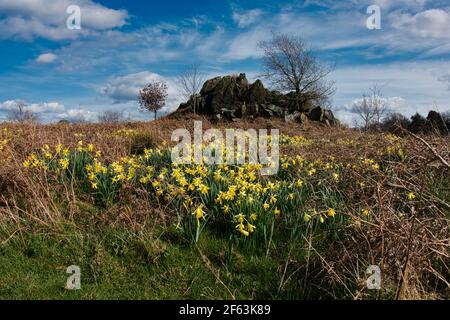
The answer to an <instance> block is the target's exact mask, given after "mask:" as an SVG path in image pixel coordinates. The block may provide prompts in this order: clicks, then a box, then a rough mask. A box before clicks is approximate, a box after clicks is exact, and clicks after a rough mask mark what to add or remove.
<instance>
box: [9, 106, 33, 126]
mask: <svg viewBox="0 0 450 320" xmlns="http://www.w3.org/2000/svg"><path fill="white" fill-rule="evenodd" d="M8 119H9V120H11V121H13V122H18V123H21V124H23V123H26V122H30V123H33V122H37V121H38V120H39V116H38V115H37V114H36V113H34V112H33V111H31V110H28V109H27V105H26V104H25V103H23V102H17V103H16V107H15V108H14V109H12V110H10V111H9V113H8Z"/></svg>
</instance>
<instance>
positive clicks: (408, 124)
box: [369, 111, 450, 135]
mask: <svg viewBox="0 0 450 320" xmlns="http://www.w3.org/2000/svg"><path fill="white" fill-rule="evenodd" d="M369 130H378V131H379V130H382V131H386V132H392V133H397V134H401V133H402V132H405V130H407V131H410V132H412V133H415V134H417V133H422V134H440V135H448V134H450V113H439V112H437V111H430V112H429V113H428V116H427V117H426V118H425V117H424V116H422V115H420V114H419V113H416V114H415V115H413V116H412V117H411V118H410V119H408V118H407V117H405V116H404V115H402V114H400V113H391V114H390V115H388V116H387V117H386V118H385V119H384V120H383V121H382V122H381V123H380V124H379V125H378V124H374V125H372V126H370V127H369Z"/></svg>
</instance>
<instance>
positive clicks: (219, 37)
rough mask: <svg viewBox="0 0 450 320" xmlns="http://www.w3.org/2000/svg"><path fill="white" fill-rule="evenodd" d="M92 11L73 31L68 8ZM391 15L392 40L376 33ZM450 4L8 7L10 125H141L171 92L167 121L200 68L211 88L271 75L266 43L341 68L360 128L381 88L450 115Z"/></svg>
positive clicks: (4, 98)
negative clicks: (299, 42) (144, 97)
mask: <svg viewBox="0 0 450 320" xmlns="http://www.w3.org/2000/svg"><path fill="white" fill-rule="evenodd" d="M74 4H75V5H78V6H79V7H80V8H81V27H82V29H81V30H68V29H67V27H66V20H67V17H68V16H69V15H68V14H66V8H67V7H68V6H69V5H74ZM372 4H375V5H378V6H379V7H380V8H381V18H382V20H381V21H382V26H381V30H369V29H367V27H366V20H367V18H368V17H369V15H368V14H367V12H366V11H367V8H368V6H370V5H372ZM449 9H450V1H448V0H446V1H443V0H441V1H439V0H437V1H430V0H368V1H366V0H360V1H358V0H350V1H334V0H330V1H328V0H309V1H308V0H307V1H286V0H284V1H279V0H278V1H267V0H266V1H264V0H252V1H250V0H240V1H218V0H197V1H184V0H165V1H133V0H129V1H125V0H122V1H119V0H115V1H106V0H101V1H99V0H15V1H10V0H0V46H1V50H0V83H1V84H2V85H1V86H0V121H1V120H4V119H6V116H7V113H8V110H9V109H11V108H13V107H14V106H15V104H16V102H17V101H24V102H26V103H27V104H28V108H30V109H31V110H33V111H34V112H37V113H39V114H40V117H41V119H42V120H43V121H44V122H51V121H58V120H60V119H77V118H80V117H83V118H85V119H86V120H91V121H95V120H96V118H97V115H98V113H100V112H102V111H104V110H117V111H124V113H125V115H126V116H130V117H131V118H133V119H150V118H151V115H150V114H143V113H140V112H138V109H137V102H136V95H137V92H138V90H139V88H141V87H142V86H143V85H145V83H146V82H149V81H151V80H153V79H163V80H165V81H166V82H167V83H168V84H169V101H168V105H167V106H166V108H165V110H164V112H167V111H170V110H173V109H175V108H176V107H177V106H178V104H179V103H180V102H182V99H181V98H180V95H179V90H178V88H177V83H176V80H175V79H176V75H177V74H179V73H180V72H182V71H183V69H185V68H186V66H188V65H190V64H192V63H197V64H198V65H200V67H201V68H202V71H203V72H204V73H205V74H206V75H207V76H208V77H213V76H217V75H225V74H234V73H240V72H246V73H247V75H248V77H249V78H250V79H252V80H254V79H256V78H257V76H258V74H259V73H260V70H261V61H260V58H261V52H260V51H259V50H258V48H257V44H258V42H259V41H261V40H264V39H267V38H268V37H270V35H271V31H276V32H282V33H288V34H292V35H298V36H301V37H302V38H304V39H305V40H306V42H307V43H309V45H310V46H311V47H312V49H313V50H314V52H315V53H316V54H317V56H318V57H319V58H320V59H321V60H323V61H324V62H327V63H333V64H335V65H336V69H335V71H334V72H333V74H332V75H331V76H330V77H331V78H332V79H334V80H335V81H336V87H337V91H336V94H335V96H334V98H333V109H334V111H335V112H336V113H337V115H338V117H339V118H341V119H342V120H344V121H345V122H348V123H351V122H352V119H353V118H354V115H352V114H351V112H350V107H351V104H352V102H353V101H355V100H357V99H359V98H360V97H361V95H362V94H363V93H364V92H366V91H367V90H368V89H369V87H370V86H372V85H373V84H377V85H379V86H380V87H381V89H382V90H383V92H384V96H385V98H386V99H387V100H388V101H389V103H390V105H391V107H392V108H393V109H394V110H395V111H398V112H401V113H404V114H406V115H412V114H413V113H415V112H420V113H422V114H426V113H427V112H428V110H430V109H437V110H438V111H442V112H444V111H448V110H450V91H449V89H450V13H449V12H450V10H449Z"/></svg>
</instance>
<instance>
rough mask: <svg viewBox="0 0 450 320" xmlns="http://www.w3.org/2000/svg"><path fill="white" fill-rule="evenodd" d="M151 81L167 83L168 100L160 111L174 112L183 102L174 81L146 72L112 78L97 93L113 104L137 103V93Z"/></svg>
mask: <svg viewBox="0 0 450 320" xmlns="http://www.w3.org/2000/svg"><path fill="white" fill-rule="evenodd" d="M152 81H164V82H166V83H167V86H168V90H167V94H168V98H167V104H166V107H164V109H163V110H162V111H163V112H164V111H169V110H174V109H176V108H177V107H178V106H179V105H180V103H182V102H183V98H182V96H181V93H180V89H179V86H178V84H177V82H176V81H175V79H172V78H166V77H163V76H161V75H159V74H156V73H152V72H148V71H143V72H139V73H133V74H129V75H125V76H122V77H116V78H113V79H111V80H110V81H109V82H108V83H107V84H106V85H105V86H103V87H101V88H100V89H99V91H100V92H101V93H102V94H103V95H105V96H107V97H109V98H111V99H112V100H113V101H114V102H115V103H124V102H129V101H137V98H138V95H139V91H140V90H141V89H142V88H144V86H145V85H147V84H148V83H150V82H152Z"/></svg>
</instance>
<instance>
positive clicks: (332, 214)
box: [327, 209, 336, 218]
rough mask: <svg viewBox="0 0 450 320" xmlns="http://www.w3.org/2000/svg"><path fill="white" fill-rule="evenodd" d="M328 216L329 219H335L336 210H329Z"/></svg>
mask: <svg viewBox="0 0 450 320" xmlns="http://www.w3.org/2000/svg"><path fill="white" fill-rule="evenodd" d="M327 214H328V216H329V217H332V218H334V217H335V216H336V211H334V209H329V210H328V212H327Z"/></svg>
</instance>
